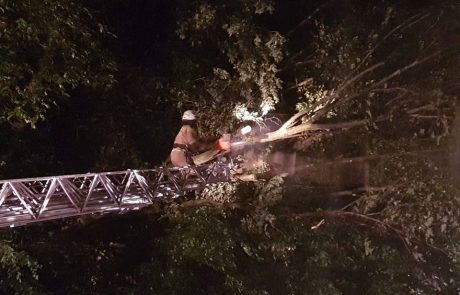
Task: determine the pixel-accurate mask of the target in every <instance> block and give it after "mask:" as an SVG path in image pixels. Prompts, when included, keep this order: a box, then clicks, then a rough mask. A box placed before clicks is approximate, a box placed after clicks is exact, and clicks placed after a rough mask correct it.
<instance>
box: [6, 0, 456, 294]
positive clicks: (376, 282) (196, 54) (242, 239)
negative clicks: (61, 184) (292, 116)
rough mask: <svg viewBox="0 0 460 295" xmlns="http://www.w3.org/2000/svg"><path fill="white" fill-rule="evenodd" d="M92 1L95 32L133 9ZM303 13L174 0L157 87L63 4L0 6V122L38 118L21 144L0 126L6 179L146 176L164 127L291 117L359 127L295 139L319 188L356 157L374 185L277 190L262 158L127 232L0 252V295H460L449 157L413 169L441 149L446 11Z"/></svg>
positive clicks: (306, 6) (449, 49)
mask: <svg viewBox="0 0 460 295" xmlns="http://www.w3.org/2000/svg"><path fill="white" fill-rule="evenodd" d="M83 2H85V3H86V2H87V1H83ZM83 2H82V3H83ZM89 2H91V1H89ZM102 2H103V1H92V3H96V4H97V5H96V4H95V7H96V8H99V9H101V11H103V12H104V13H105V14H109V12H108V11H110V8H101V7H105V5H107V7H111V6H110V5H115V4H113V3H118V4H120V3H122V4H123V6H122V7H123V9H121V8H120V9H119V10H122V11H117V14H116V15H119V14H125V11H124V9H127V8H128V6H129V5H130V3H128V2H129V1H125V0H120V1H116V2H111V4H107V3H108V2H106V3H102ZM147 2H149V1H145V3H147ZM230 2H231V3H230ZM307 2H308V3H306V1H301V0H298V1H297V0H296V1H270V0H238V1H205V0H203V1H183V0H177V1H172V2H171V3H172V4H170V5H173V6H174V5H176V4H177V6H176V7H177V10H176V13H177V19H176V20H177V24H176V27H174V28H172V27H171V26H170V27H168V28H167V30H171V32H172V31H175V32H174V34H175V36H171V38H176V37H178V39H179V40H177V41H174V42H170V43H167V45H165V47H164V48H163V50H164V51H166V52H171V54H170V56H168V57H167V58H169V59H170V60H167V61H162V62H161V64H162V65H164V64H168V65H169V63H170V66H171V69H168V70H163V71H156V70H155V69H154V67H151V68H149V67H147V66H146V65H144V64H138V65H137V66H136V65H131V64H130V62H133V61H132V60H133V59H131V60H130V61H129V62H127V60H129V59H127V58H126V56H122V55H118V56H116V55H115V56H114V57H111V56H112V54H111V53H110V52H108V50H107V49H106V47H105V46H109V45H107V43H106V38H107V37H108V36H109V35H110V34H109V33H108V31H107V28H106V27H105V26H104V25H102V24H99V21H98V18H99V15H98V14H94V13H92V12H89V11H88V10H87V9H86V8H84V6H82V5H81V4H78V3H77V2H76V1H70V0H65V1H57V0H47V1H44V2H40V3H39V2H37V1H35V0H29V1H22V2H21V1H19V2H18V1H15V2H13V1H1V0H0V9H1V12H2V15H1V17H0V34H1V35H0V39H1V40H2V42H1V44H0V54H1V55H2V60H1V61H0V79H1V81H2V82H1V83H2V84H0V85H1V86H2V88H1V91H2V92H1V93H0V98H1V99H2V102H4V106H5V107H4V108H3V109H2V110H3V113H2V114H1V115H0V121H2V122H5V121H9V122H10V123H13V125H14V124H15V123H16V124H17V122H19V121H26V122H29V123H30V124H34V123H35V122H38V121H40V120H41V119H44V118H45V119H48V121H47V122H46V123H43V122H42V123H40V124H39V125H38V129H36V130H27V132H26V131H24V130H22V131H21V128H16V127H17V126H16V125H14V126H15V127H14V128H10V127H9V126H6V127H5V126H3V128H4V130H2V135H3V136H2V150H1V153H2V155H1V159H0V160H1V161H3V162H1V163H2V164H1V167H2V170H1V172H2V173H5V174H8V175H15V176H16V174H14V173H17V175H18V176H25V175H26V174H28V175H30V174H39V173H45V172H46V173H47V174H49V173H51V172H57V171H58V172H59V173H60V172H62V171H66V172H67V171H72V172H74V170H76V169H79V170H84V171H88V170H89V169H99V170H110V169H121V168H140V167H144V166H151V165H152V163H154V162H155V161H156V162H158V159H159V158H160V157H161V156H162V155H166V154H167V153H168V152H169V150H170V147H171V146H170V145H168V144H166V142H170V141H172V138H173V137H174V135H175V134H174V132H175V131H176V129H175V128H176V127H178V126H177V125H178V124H179V121H180V120H179V116H178V114H177V113H178V112H177V108H178V109H181V110H184V109H189V108H193V109H196V110H198V113H199V116H200V124H201V128H202V130H201V131H202V133H204V134H206V135H209V134H215V133H218V132H227V131H228V132H231V131H233V130H235V129H234V127H235V126H237V125H238V124H240V122H239V121H241V120H243V121H244V120H255V121H256V122H258V123H261V119H262V118H263V117H264V116H270V113H269V112H274V111H277V112H286V111H287V112H289V113H291V112H292V111H293V110H294V108H295V106H296V105H297V108H298V110H300V111H305V112H306V116H305V117H304V118H303V119H302V120H303V121H304V122H310V123H318V124H326V123H336V122H346V121H353V120H362V119H364V120H365V124H364V125H363V126H364V127H366V128H356V129H353V130H340V131H335V132H332V131H330V130H321V131H318V132H312V133H311V134H307V135H306V136H304V137H303V138H302V139H301V140H300V141H302V140H303V141H304V142H305V141H309V140H311V141H312V142H313V140H312V138H313V137H315V136H318V138H319V139H318V140H317V141H314V143H313V144H310V145H306V146H307V148H302V147H300V148H299V147H298V146H301V145H300V144H299V141H296V144H298V146H297V145H296V148H298V149H301V150H302V151H303V152H304V154H301V153H298V155H299V156H300V155H306V156H308V157H309V159H310V160H311V159H312V158H319V159H320V158H329V160H330V161H329V163H328V164H327V165H329V166H327V165H326V164H324V163H323V162H320V164H319V165H324V167H322V168H324V169H325V170H326V169H329V168H327V167H333V165H334V162H333V159H339V161H340V158H341V157H345V158H346V157H349V156H356V157H362V158H364V160H363V162H366V161H368V160H367V158H369V159H370V160H369V161H368V162H366V163H369V165H370V166H369V167H371V169H369V170H368V171H369V174H368V175H367V177H368V182H367V183H364V184H366V185H368V186H369V187H368V189H369V190H368V191H366V192H364V193H362V190H360V191H359V192H356V191H352V192H351V193H350V194H349V195H348V194H346V193H347V191H345V194H344V192H340V193H337V194H335V193H331V191H330V190H332V189H333V188H332V185H331V184H329V187H326V188H325V187H324V186H321V185H320V184H318V183H315V182H314V181H312V179H314V176H315V175H308V174H306V173H302V171H303V170H302V169H304V168H305V167H297V168H300V169H298V170H296V175H294V176H292V175H291V176H286V175H284V174H280V175H273V173H274V170H272V171H267V169H269V168H270V165H268V164H267V162H265V161H261V158H264V156H265V155H266V153H260V154H261V155H262V154H263V156H260V157H258V158H257V160H254V162H257V165H249V164H248V163H246V164H247V167H249V168H248V170H251V169H252V171H251V172H253V173H254V174H257V176H259V177H261V179H259V180H257V181H251V182H242V181H241V182H234V183H225V184H217V185H214V186H210V187H207V188H206V189H205V190H204V191H203V192H202V193H201V194H200V195H198V196H190V195H187V196H185V197H183V198H180V199H178V200H173V201H170V202H165V203H163V202H159V203H158V204H155V206H152V207H151V208H148V209H146V210H143V211H140V212H135V213H130V214H125V215H121V216H120V215H117V216H110V215H109V216H106V217H88V218H85V217H84V218H81V219H78V220H75V219H71V220H68V221H56V222H51V223H43V224H37V225H31V226H27V227H23V228H21V229H14V230H9V231H6V233H7V234H4V235H2V240H1V242H0V257H1V259H0V289H1V290H2V291H3V292H5V293H12V292H14V291H16V292H17V293H20V294H24V293H34V292H35V293H40V294H44V293H46V292H49V293H52V294H63V293H65V294H88V293H91V294H107V293H113V294H150V293H153V294H188V293H190V294H436V293H442V294H456V293H458V292H459V290H460V285H459V283H458V282H459V281H460V278H459V273H460V272H459V259H460V257H459V253H460V252H459V245H460V240H459V239H460V235H459V231H458V228H459V226H458V220H459V218H460V209H459V208H460V207H459V205H460V204H459V200H458V189H459V188H458V187H457V186H456V183H455V181H456V179H452V178H451V177H452V175H450V174H449V171H448V169H444V168H443V167H444V166H449V165H450V164H451V163H450V162H451V161H450V160H451V158H450V155H448V154H446V153H445V151H444V152H443V151H440V152H439V154H440V155H441V157H440V158H439V157H438V156H436V157H435V156H418V157H416V156H414V154H413V153H412V154H411V153H410V152H411V151H412V152H413V151H417V150H419V149H428V148H433V147H435V146H438V147H437V148H439V145H445V144H446V143H447V140H446V138H447V137H449V136H451V135H452V133H451V128H452V121H453V119H454V116H455V115H456V114H455V113H454V112H453V106H454V103H455V102H456V100H457V99H458V89H459V88H458V78H459V76H458V70H457V69H458V65H459V64H458V62H459V60H458V48H459V47H458V46H459V44H458V38H457V36H458V31H456V30H458V28H459V22H458V18H457V17H455V16H456V13H458V9H459V7H458V4H456V3H454V2H449V1H447V2H444V3H442V4H439V3H434V2H433V1H422V2H423V3H422V4H420V5H417V7H414V5H413V4H409V3H408V2H405V1H402V2H401V3H396V2H394V1H370V2H369V1H364V2H363V1H343V2H340V1H328V2H323V1H317V3H315V1H307ZM438 4H439V5H438ZM146 5H147V4H146ZM145 7H146V6H145ZM104 9H107V10H104ZM126 14H129V13H126ZM356 15H359V16H360V17H356ZM105 16H106V17H113V18H114V19H116V21H118V18H117V17H114V15H109V16H108V15H105ZM101 18H102V17H101ZM45 20H46V21H45ZM150 25H152V24H151V23H150ZM153 25H156V24H153ZM149 32H150V31H149ZM151 37H152V36H150V35H148V34H146V35H143V37H142V39H148V40H150V39H149V38H151ZM155 40H156V39H155ZM112 41H113V40H112ZM144 42H147V41H145V40H144ZM154 43H155V42H154ZM111 46H113V44H112V45H111ZM115 47H116V46H115ZM111 50H113V48H111ZM128 51H129V50H128ZM150 54H152V53H150ZM147 55H148V54H147ZM163 57H164V56H162V58H163ZM112 58H113V59H112ZM113 60H116V61H117V63H118V64H119V65H120V66H119V70H118V72H116V73H114V63H113ZM112 74H115V77H113V76H111V75H112ZM159 76H162V78H159ZM87 79H88V80H87ZM114 79H116V80H117V81H118V83H115V84H114V83H113V81H114ZM108 86H110V87H109V88H110V89H107V87H108ZM94 88H96V89H99V90H100V89H104V90H106V91H105V92H104V93H103V94H101V95H100V93H99V92H95V91H94V90H93V89H94ZM173 104H174V105H176V106H177V108H174V107H171V105H173ZM53 105H58V106H59V108H57V111H56V112H47V110H48V109H49V108H51V107H52V106H53ZM26 133H27V134H26ZM454 134H455V133H454ZM292 141H293V142H294V140H292ZM290 143H291V142H288V143H286V144H284V145H282V146H275V147H274V148H269V149H267V151H272V150H276V148H279V149H287V148H290ZM300 143H301V142H300ZM37 146H39V147H37ZM443 147H444V146H443ZM381 154H385V157H383V158H380V157H378V155H381ZM330 162H332V163H333V164H330ZM15 163H17V164H16V166H13V165H14V164H15ZM306 163H308V164H309V163H310V162H306ZM375 163H377V164H375ZM251 164H252V163H251ZM305 166H306V165H305ZM77 167H78V168H77ZM72 169H74V170H72ZM333 169H336V170H338V168H336V167H333V168H331V170H333ZM261 172H264V173H261ZM270 173H271V174H270ZM342 173H343V174H347V176H348V175H349V174H353V173H356V174H359V173H358V172H356V171H353V170H351V169H348V170H345V171H343V172H342ZM268 175H270V177H271V178H269V177H268ZM264 177H265V178H264ZM294 181H295V183H294ZM347 189H348V188H347ZM360 189H362V188H360ZM197 199H198V200H197ZM8 233H11V235H10V234H8Z"/></svg>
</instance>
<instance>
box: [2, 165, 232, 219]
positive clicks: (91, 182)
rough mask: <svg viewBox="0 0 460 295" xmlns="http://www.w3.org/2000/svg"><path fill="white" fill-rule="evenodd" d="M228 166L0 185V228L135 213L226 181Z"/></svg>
mask: <svg viewBox="0 0 460 295" xmlns="http://www.w3.org/2000/svg"><path fill="white" fill-rule="evenodd" d="M230 170H231V164H229V163H220V162H216V163H212V164H208V165H202V166H189V167H182V168H164V167H160V168H157V169H146V170H126V171H117V172H103V173H87V174H77V175H62V176H50V177H38V178H27V179H12V180H1V181H0V187H1V189H0V227H15V226H20V225H25V224H28V223H32V222H38V221H44V220H52V219H60V218H65V217H71V216H79V215H86V214H94V213H107V212H125V211H127V210H138V209H140V208H142V207H145V206H148V205H150V204H152V203H153V202H154V201H155V200H159V199H173V198H177V197H179V196H182V195H184V194H185V193H187V192H190V191H198V190H202V189H204V187H205V186H206V185H208V184H212V183H219V182H228V181H230Z"/></svg>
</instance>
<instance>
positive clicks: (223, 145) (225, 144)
mask: <svg viewBox="0 0 460 295" xmlns="http://www.w3.org/2000/svg"><path fill="white" fill-rule="evenodd" d="M216 147H217V150H219V151H231V149H232V145H231V143H230V141H228V140H225V139H223V138H219V139H218V140H217V142H216Z"/></svg>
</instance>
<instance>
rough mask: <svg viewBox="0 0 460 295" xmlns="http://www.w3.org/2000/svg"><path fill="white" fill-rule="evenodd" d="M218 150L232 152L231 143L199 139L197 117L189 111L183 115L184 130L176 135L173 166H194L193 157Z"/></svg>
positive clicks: (172, 159) (172, 153)
mask: <svg viewBox="0 0 460 295" xmlns="http://www.w3.org/2000/svg"><path fill="white" fill-rule="evenodd" d="M213 148H217V149H219V150H230V148H231V147H230V143H229V142H227V141H224V140H223V139H222V138H221V139H219V140H218V141H217V142H214V141H212V142H206V141H203V140H201V139H200V138H199V137H198V133H197V131H196V117H195V114H194V113H193V111H191V110H187V111H185V112H184V114H183V115H182V128H181V129H180V130H179V133H178V134H177V135H176V138H175V140H174V145H173V149H172V151H171V162H172V164H173V166H177V167H182V166H187V165H193V164H194V163H193V160H192V155H193V154H196V153H198V152H203V151H206V150H210V149H213Z"/></svg>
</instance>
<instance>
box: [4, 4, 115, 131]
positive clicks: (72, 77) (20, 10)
mask: <svg viewBox="0 0 460 295" xmlns="http://www.w3.org/2000/svg"><path fill="white" fill-rule="evenodd" d="M0 12H1V16H0V38H1V42H0V55H1V56H2V60H1V62H0V77H1V80H0V81H1V82H0V83H1V84H0V99H1V101H2V111H1V113H0V122H5V121H8V122H11V123H14V122H19V123H21V122H26V123H28V124H30V125H32V126H35V124H36V123H37V122H38V121H39V120H43V119H45V116H46V111H47V110H48V109H50V108H51V107H54V106H56V105H60V104H62V103H63V102H64V101H65V100H64V99H65V98H68V97H69V96H70V93H71V91H72V89H75V88H76V87H93V88H99V89H105V88H107V87H108V86H110V85H111V84H112V83H113V71H114V68H115V65H114V63H113V61H112V59H111V57H110V54H109V53H108V52H107V50H105V49H103V48H102V46H101V45H102V43H103V40H104V39H106V38H107V36H108V32H107V30H106V28H105V27H104V25H102V24H101V23H98V22H97V21H96V20H94V18H93V16H92V14H91V13H90V11H89V10H88V9H86V8H84V7H82V6H81V5H80V4H78V3H76V2H75V1H71V0H66V1H53V0H49V1H48V0H47V1H35V0H30V1H2V2H1V6H0Z"/></svg>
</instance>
